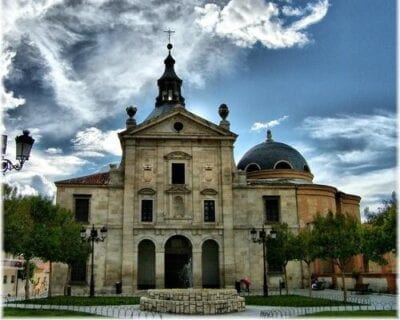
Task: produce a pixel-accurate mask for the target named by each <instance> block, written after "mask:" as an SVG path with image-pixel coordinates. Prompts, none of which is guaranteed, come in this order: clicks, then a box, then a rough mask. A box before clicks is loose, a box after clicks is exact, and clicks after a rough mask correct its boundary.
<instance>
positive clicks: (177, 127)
mask: <svg viewBox="0 0 400 320" xmlns="http://www.w3.org/2000/svg"><path fill="white" fill-rule="evenodd" d="M174 129H175V130H176V131H178V132H179V131H181V130H182V129H183V123H182V122H175V123H174Z"/></svg>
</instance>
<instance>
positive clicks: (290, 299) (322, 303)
mask: <svg viewBox="0 0 400 320" xmlns="http://www.w3.org/2000/svg"><path fill="white" fill-rule="evenodd" d="M244 298H245V300H246V305H257V306H281V307H326V306H341V305H344V304H345V303H344V302H342V301H335V300H329V299H320V298H312V297H305V296H296V295H281V296H268V297H262V296H247V297H244ZM347 304H348V305H356V303H349V302H348V303H347Z"/></svg>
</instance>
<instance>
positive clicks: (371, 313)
mask: <svg viewBox="0 0 400 320" xmlns="http://www.w3.org/2000/svg"><path fill="white" fill-rule="evenodd" d="M304 317H307V318H308V317H318V318H320V317H347V318H353V317H393V318H397V311H396V310H365V311H364V310H362V311H361V310H360V311H322V312H317V313H313V314H308V315H306V316H304Z"/></svg>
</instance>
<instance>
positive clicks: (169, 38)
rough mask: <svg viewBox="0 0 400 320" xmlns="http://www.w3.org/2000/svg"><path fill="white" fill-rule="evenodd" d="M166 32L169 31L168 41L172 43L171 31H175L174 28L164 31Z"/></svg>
mask: <svg viewBox="0 0 400 320" xmlns="http://www.w3.org/2000/svg"><path fill="white" fill-rule="evenodd" d="M164 32H166V33H168V43H171V33H175V31H174V30H171V29H168V30H166V31H164Z"/></svg>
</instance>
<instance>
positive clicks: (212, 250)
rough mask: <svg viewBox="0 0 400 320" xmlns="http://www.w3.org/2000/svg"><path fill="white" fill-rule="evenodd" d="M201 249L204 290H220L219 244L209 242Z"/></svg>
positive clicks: (212, 241)
mask: <svg viewBox="0 0 400 320" xmlns="http://www.w3.org/2000/svg"><path fill="white" fill-rule="evenodd" d="M201 249H202V251H201V264H202V281H203V288H219V254H218V243H217V242H216V241H214V240H207V241H205V242H204V243H203V246H202V248H201Z"/></svg>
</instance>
